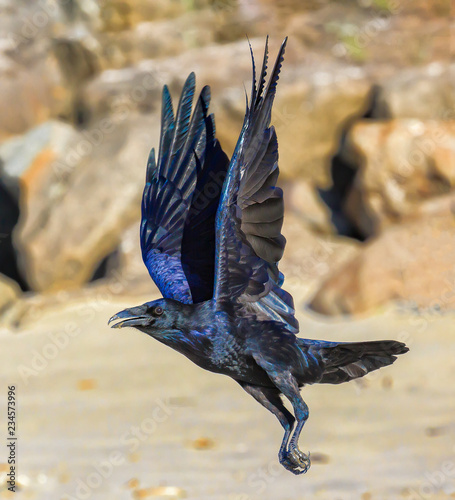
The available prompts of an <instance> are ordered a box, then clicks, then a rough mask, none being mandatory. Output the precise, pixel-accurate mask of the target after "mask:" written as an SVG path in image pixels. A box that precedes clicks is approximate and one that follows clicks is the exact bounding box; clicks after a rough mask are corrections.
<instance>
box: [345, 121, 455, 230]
mask: <svg viewBox="0 0 455 500" xmlns="http://www.w3.org/2000/svg"><path fill="white" fill-rule="evenodd" d="M343 156H344V157H345V158H346V160H347V161H349V162H350V163H351V164H357V165H359V169H358V172H357V174H356V176H355V178H354V183H353V186H352V188H351V191H350V193H349V194H348V196H347V200H346V212H347V214H348V216H349V217H350V219H351V220H352V221H353V222H354V223H355V225H356V226H357V228H358V229H359V231H360V232H361V233H362V234H363V235H365V236H371V235H372V234H376V233H378V232H379V231H381V230H382V229H383V228H384V227H386V226H387V225H390V224H393V223H398V222H400V221H403V220H406V219H409V218H413V217H415V216H416V215H419V213H420V212H421V211H423V212H425V211H426V210H427V209H426V208H421V207H420V205H421V204H422V203H426V202H430V201H431V200H435V199H437V198H438V197H440V196H442V195H446V194H447V193H449V192H451V190H452V189H453V187H454V186H455V121H447V122H441V121H421V120H410V119H408V120H405V119H403V120H392V121H383V122H371V121H366V120H365V121H362V122H359V123H356V124H355V125H354V126H353V128H352V129H351V130H350V132H349V134H348V137H347V141H346V145H345V150H344V151H343ZM430 211H431V210H430Z"/></svg>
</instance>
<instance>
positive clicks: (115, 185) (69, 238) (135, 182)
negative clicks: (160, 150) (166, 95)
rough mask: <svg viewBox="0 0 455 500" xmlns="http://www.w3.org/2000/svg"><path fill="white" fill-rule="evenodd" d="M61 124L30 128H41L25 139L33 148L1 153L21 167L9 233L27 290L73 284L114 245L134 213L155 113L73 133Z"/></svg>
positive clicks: (154, 138) (153, 140)
mask: <svg viewBox="0 0 455 500" xmlns="http://www.w3.org/2000/svg"><path fill="white" fill-rule="evenodd" d="M126 118H128V121H127V120H126ZM61 127H62V125H59V126H57V127H56V126H55V125H49V126H48V128H47V131H46V129H45V130H41V131H40V130H38V131H33V133H35V134H36V135H39V134H38V132H40V133H41V134H42V135H43V136H44V138H41V142H39V141H38V142H37V143H36V144H35V143H34V142H33V141H29V144H32V145H34V146H35V152H34V153H35V154H30V153H29V155H28V156H27V155H23V153H22V152H21V151H20V147H17V155H16V156H15V155H13V154H11V157H10V159H9V161H7V165H9V167H7V168H9V169H10V170H12V169H13V165H14V164H15V163H18V164H20V165H21V166H20V167H17V169H18V170H20V169H22V179H23V181H24V186H25V191H24V196H23V206H22V214H23V217H22V221H21V224H20V228H19V231H18V233H17V235H16V241H17V244H18V247H19V249H20V253H21V258H22V263H23V267H24V269H25V272H26V276H27V278H28V282H29V283H30V284H31V286H32V288H33V289H35V290H55V289H62V288H71V287H77V286H79V285H81V284H82V283H84V282H86V281H88V280H89V279H90V278H91V276H92V275H93V273H94V271H95V270H96V268H97V267H98V265H99V264H100V262H101V261H102V260H103V259H104V258H105V257H106V256H108V255H109V254H110V253H111V252H113V250H115V248H116V247H117V245H118V244H119V242H120V238H121V234H122V232H123V230H125V229H126V228H127V227H128V226H129V225H130V224H131V223H132V221H133V220H135V221H137V220H138V219H139V214H140V200H141V194H142V189H143V183H144V175H145V165H146V159H147V156H148V153H149V151H150V149H151V147H152V145H157V144H158V139H159V135H158V134H159V120H158V119H157V117H155V116H152V117H143V116H136V115H131V114H128V115H125V116H123V120H119V121H117V122H114V121H112V120H107V119H106V120H104V121H102V122H100V123H98V124H97V125H94V126H93V127H92V128H91V129H89V130H86V131H84V132H81V133H76V132H74V131H73V130H72V129H71V128H69V129H68V126H63V128H61ZM52 130H54V132H52ZM25 137H26V139H25V140H24V141H23V146H24V149H25V151H27V147H26V145H27V136H25ZM58 137H62V140H58ZM65 141H69V142H70V144H68V142H66V143H65ZM40 144H41V147H42V149H40V148H39V145H40ZM56 144H57V145H58V146H59V147H61V150H60V149H58V148H57V147H56V146H55V145H56ZM11 149H13V148H12V147H11V146H10V150H11ZM24 158H25V160H24ZM27 159H29V160H30V164H29V165H28V167H27V166H26V163H27V162H26V160H27Z"/></svg>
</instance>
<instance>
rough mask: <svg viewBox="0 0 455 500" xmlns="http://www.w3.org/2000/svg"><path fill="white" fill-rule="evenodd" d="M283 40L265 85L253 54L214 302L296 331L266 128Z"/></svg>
mask: <svg viewBox="0 0 455 500" xmlns="http://www.w3.org/2000/svg"><path fill="white" fill-rule="evenodd" d="M286 41H287V39H285V40H284V42H283V44H282V46H281V48H280V51H279V53H278V57H277V59H276V62H275V65H274V67H273V69H272V73H271V76H270V79H269V82H268V84H267V86H266V85H265V76H266V71H267V60H268V50H267V43H266V47H265V53H264V60H263V64H262V70H261V73H260V78H259V84H258V85H257V83H256V70H255V64H254V57H253V54H251V56H252V60H253V85H252V91H251V98H250V102H249V103H247V109H246V114H245V120H244V123H243V128H242V131H241V133H240V137H239V140H238V142H237V146H236V149H235V151H234V154H233V156H232V159H231V162H230V165H229V168H228V173H227V177H226V181H225V184H224V188H223V193H222V195H221V200H220V205H219V208H218V214H217V220H216V238H217V241H218V251H217V255H216V263H215V269H216V271H215V298H216V300H217V303H219V304H220V306H221V305H222V303H223V302H229V301H232V300H236V301H237V302H238V303H240V304H242V306H243V307H246V308H248V309H249V310H251V311H252V312H254V313H255V314H256V315H257V316H259V317H261V318H266V319H273V320H276V321H280V322H282V323H284V324H285V325H286V327H287V329H288V330H290V331H292V332H297V331H298V322H297V320H296V319H295V316H294V304H293V300H292V297H291V295H290V294H289V293H287V292H286V291H285V290H283V289H282V288H281V285H282V284H283V279H284V278H283V275H282V274H281V273H280V272H279V271H278V265H277V264H278V261H279V260H280V259H281V257H282V255H283V252H284V247H285V244H286V240H285V238H284V237H283V235H282V234H281V227H282V224H283V216H284V204H283V192H282V190H281V189H280V188H278V187H276V181H277V179H278V174H279V170H278V142H277V137H276V132H275V129H274V128H273V127H271V126H270V119H271V111H272V104H273V100H274V97H275V92H276V86H277V82H278V77H279V73H280V69H281V63H282V61H283V56H284V50H285V47H286Z"/></svg>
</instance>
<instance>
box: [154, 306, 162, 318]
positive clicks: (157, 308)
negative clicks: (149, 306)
mask: <svg viewBox="0 0 455 500" xmlns="http://www.w3.org/2000/svg"><path fill="white" fill-rule="evenodd" d="M153 313H154V315H155V316H161V315H162V314H163V313H164V309H163V308H162V307H161V306H157V307H155V310H154V311H153Z"/></svg>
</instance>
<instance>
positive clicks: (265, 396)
mask: <svg viewBox="0 0 455 500" xmlns="http://www.w3.org/2000/svg"><path fill="white" fill-rule="evenodd" d="M239 384H240V385H241V386H242V387H243V388H244V389H245V391H246V392H247V393H248V394H250V395H251V396H253V398H254V399H255V400H256V401H257V402H258V403H260V404H261V405H262V406H264V408H267V410H269V411H270V412H272V413H273V414H274V415H275V416H276V418H277V419H278V420H279V422H280V424H281V425H282V427H283V429H284V436H283V441H282V442H281V446H280V451H279V452H278V458H279V460H280V463H281V464H282V465H283V467H285V468H286V469H288V470H290V471H291V472H294V473H296V472H295V470H296V466H295V464H294V462H292V461H291V460H290V459H289V453H288V441H289V437H290V435H291V431H292V427H293V425H294V422H295V418H294V416H293V415H292V413H291V412H290V411H289V410H288V409H287V408H286V407H285V406H284V404H283V401H281V398H280V391H279V390H278V389H275V388H272V387H263V386H259V385H251V384H247V383H246V382H239Z"/></svg>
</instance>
